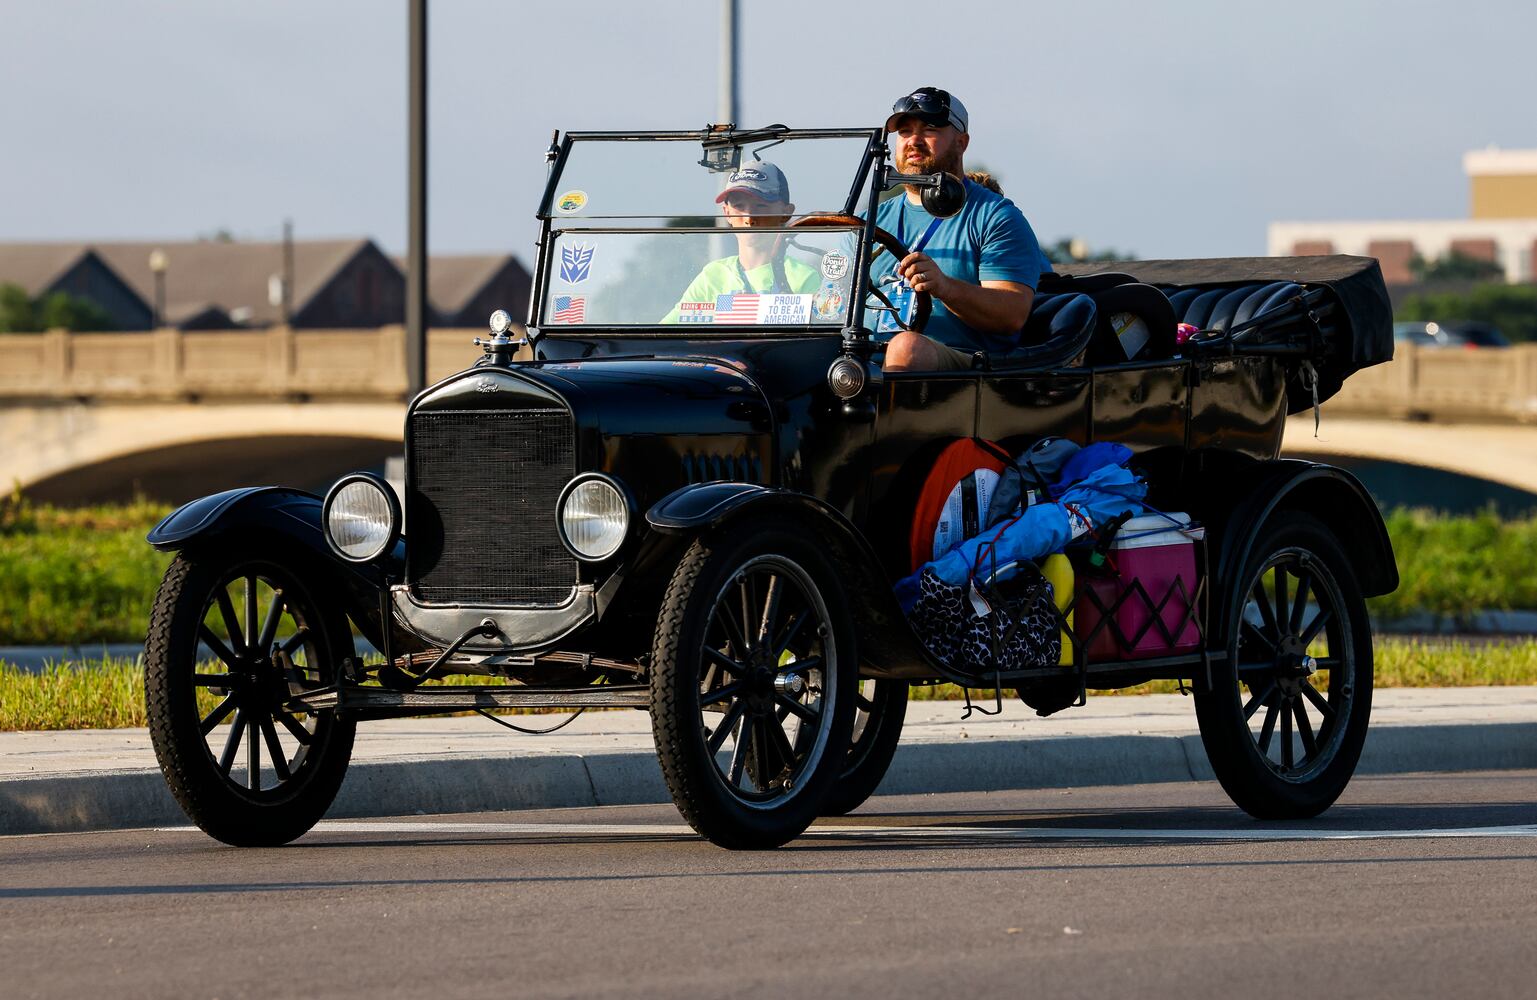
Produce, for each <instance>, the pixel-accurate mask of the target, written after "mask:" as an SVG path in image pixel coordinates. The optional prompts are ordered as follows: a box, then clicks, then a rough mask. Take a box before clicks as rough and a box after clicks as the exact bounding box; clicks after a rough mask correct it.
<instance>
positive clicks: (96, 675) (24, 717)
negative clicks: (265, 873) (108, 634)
mask: <svg viewBox="0 0 1537 1000" xmlns="http://www.w3.org/2000/svg"><path fill="white" fill-rule="evenodd" d="M448 681H449V682H450V683H456V684H485V683H497V681H496V680H495V679H494V678H484V677H450V678H448ZM1524 684H1537V640H1534V639H1524V640H1520V641H1514V642H1492V643H1480V644H1470V643H1465V642H1456V641H1453V642H1421V641H1416V640H1406V639H1396V638H1388V637H1380V636H1379V637H1378V639H1377V643H1376V686H1377V687H1379V688H1390V687H1469V686H1483V685H1491V686H1509V685H1524ZM973 690H974V691H975V689H973ZM1174 690H1176V685H1175V683H1174V682H1173V681H1155V682H1153V683H1151V684H1144V685H1141V686H1140V687H1135V688H1128V689H1126V690H1124V691H1115V692H1092V693H1091V694H1090V697H1091V698H1097V697H1104V696H1105V695H1108V694H1117V695H1126V694H1155V693H1168V692H1172V691H1174ZM200 694H202V695H204V696H206V697H205V702H206V703H205V704H204V706H203V707H204V710H205V711H207V710H209V709H211V708H212V707H213V698H212V695H211V694H209V692H207V691H204V692H200ZM961 696H962V694H961V690H960V688H958V687H955V686H954V685H952V684H941V685H936V686H932V687H917V688H914V689H913V693H912V697H913V698H915V699H917V700H920V701H939V700H953V699H959V698H960V697H961ZM973 697H974V700H983V699H985V698H986V695H985V694H981V693H975V694H974V696H973ZM547 711H549V710H540V712H541V714H542V713H544V712H547ZM555 711H563V710H555ZM145 724H146V723H145V718H144V670H143V666H142V664H141V663H140V662H139V661H138V660H137V659H131V660H130V659H121V658H119V659H113V658H107V659H102V660H90V661H84V662H79V663H63V664H54V665H51V666H50V667H49V668H48V669H47V670H45V671H43V672H42V673H38V674H33V673H27V672H24V671H21V670H18V669H17V668H16V667H14V666H11V665H9V664H3V663H0V731H9V730H43V729H121V728H125V727H141V726H144V725H145Z"/></svg>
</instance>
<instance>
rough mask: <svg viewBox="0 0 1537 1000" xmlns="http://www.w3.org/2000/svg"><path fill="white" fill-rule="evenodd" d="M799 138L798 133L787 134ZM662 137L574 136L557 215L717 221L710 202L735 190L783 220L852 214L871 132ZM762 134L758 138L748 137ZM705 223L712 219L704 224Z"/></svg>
mask: <svg viewBox="0 0 1537 1000" xmlns="http://www.w3.org/2000/svg"><path fill="white" fill-rule="evenodd" d="M785 134H789V135H796V134H795V133H785ZM736 135H737V136H740V137H742V138H738V139H734V140H732V141H722V140H720V139H713V140H710V141H709V143H708V144H707V143H706V141H705V140H704V139H703V138H702V134H691V135H675V136H671V137H667V138H619V137H611V136H602V137H596V138H593V137H588V136H574V137H572V138H571V143H570V148H569V149H568V150H567V151H566V154H565V156H564V157H563V158H562V160H561V164H560V174H559V176H558V177H557V178H556V181H555V185H554V188H553V192H552V193H553V197H552V199H551V201H550V205H549V216H550V217H551V218H553V219H557V220H558V219H697V218H698V217H700V216H704V217H706V218H712V217H715V216H717V215H718V212H717V207H716V205H717V202H716V199H717V198H719V197H720V196H721V195H722V194H723V193H724V192H726V191H727V190H728V189H731V188H740V189H742V190H744V191H747V192H749V193H753V194H757V195H760V196H762V197H764V198H765V199H768V200H772V201H774V202H776V203H777V207H779V208H780V209H784V208H785V207H786V206H788V211H786V212H784V214H789V215H794V216H800V215H819V214H827V213H841V212H847V211H849V210H851V209H852V208H853V207H854V206H853V205H852V204H851V201H850V195H851V192H852V191H853V190H854V186H855V183H856V181H857V180H859V171H860V167H861V165H862V164H863V163H864V155H865V152H866V150H867V148H868V146H869V144H870V141H871V137H870V133H852V134H841V135H840V134H835V135H811V136H806V135H796V137H795V138H782V137H779V136H773V135H770V136H768V137H761V136H763V133H762V132H758V133H736ZM748 135H758V136H760V138H756V139H753V138H746V137H747V136H748ZM705 224H706V225H708V223H705Z"/></svg>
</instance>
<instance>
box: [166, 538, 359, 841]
mask: <svg viewBox="0 0 1537 1000" xmlns="http://www.w3.org/2000/svg"><path fill="white" fill-rule="evenodd" d="M350 651H351V639H350V636H349V634H348V632H347V629H346V625H345V619H344V618H342V616H341V615H340V614H339V613H337V612H336V611H335V610H334V609H330V608H328V607H327V606H326V605H324V604H323V603H322V602H321V600H320V598H319V597H318V596H317V594H316V592H315V591H314V590H313V589H312V588H311V587H310V586H309V585H307V584H306V583H305V582H304V581H303V579H302V578H301V576H300V575H299V574H298V573H297V572H295V570H294V569H293V568H292V566H291V565H289V564H287V563H285V562H284V561H282V560H281V559H280V558H278V557H275V556H273V555H270V554H261V555H258V554H255V553H250V552H248V553H241V554H235V553H215V552H207V551H205V552H203V553H200V554H197V555H191V554H188V553H181V554H178V555H177V557H176V558H175V560H173V561H172V563H171V566H170V568H169V569H168V570H166V574H165V579H164V580H163V581H162V582H161V584H160V590H159V592H158V593H157V594H156V596H155V604H154V608H153V610H152V611H151V613H150V622H149V632H148V635H147V637H146V639H145V646H144V694H145V704H146V707H147V709H148V713H149V730H150V737H151V741H152V742H153V743H154V747H155V756H156V757H157V758H158V759H159V761H160V769H161V771H162V772H163V773H164V774H165V777H166V782H167V783H168V784H169V785H170V787H171V793H172V794H173V795H174V796H175V797H176V801H177V802H179V803H180V804H181V807H182V809H183V810H185V811H186V813H187V816H188V817H189V818H190V819H191V820H192V821H193V822H194V823H196V824H197V825H198V826H199V827H201V828H202V829H203V830H204V831H206V832H207V833H208V834H210V835H211V836H213V837H216V838H218V839H219V840H222V841H224V842H225V843H227V844H234V845H237V846H270V845H275V844H284V843H287V842H288V841H290V840H293V839H294V838H296V837H298V836H300V835H302V834H303V833H304V832H305V831H307V830H309V829H310V827H312V826H314V824H315V822H316V821H317V820H319V819H320V817H321V816H322V815H324V813H325V811H326V809H327V808H329V807H330V805H331V802H332V800H333V799H335V797H336V792H337V790H338V789H339V788H340V787H341V782H342V776H343V775H344V774H345V773H346V770H347V763H348V760H349V759H350V758H351V755H352V740H353V735H354V731H355V725H356V724H355V723H354V722H352V721H350V720H344V719H340V718H337V717H336V713H335V712H333V711H320V712H315V711H306V710H304V709H303V708H302V707H300V706H296V705H294V704H293V703H292V701H291V699H292V698H293V697H294V696H295V695H298V694H302V693H304V692H306V691H312V690H315V689H318V688H323V687H328V686H330V685H333V684H335V683H336V681H337V678H338V676H339V674H340V670H341V664H342V660H343V658H344V657H346V656H348V655H350Z"/></svg>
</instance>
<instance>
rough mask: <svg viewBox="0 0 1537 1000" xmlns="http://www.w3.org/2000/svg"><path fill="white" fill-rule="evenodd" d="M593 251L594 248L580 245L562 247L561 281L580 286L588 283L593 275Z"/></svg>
mask: <svg viewBox="0 0 1537 1000" xmlns="http://www.w3.org/2000/svg"><path fill="white" fill-rule="evenodd" d="M592 251H593V248H592V247H590V246H584V245H582V244H580V243H578V244H576V245H575V246H569V247H561V248H560V280H561V281H564V282H566V283H567V284H569V285H579V284H581V283H582V282H584V281H586V280H587V278H588V276H589V275H591V273H592Z"/></svg>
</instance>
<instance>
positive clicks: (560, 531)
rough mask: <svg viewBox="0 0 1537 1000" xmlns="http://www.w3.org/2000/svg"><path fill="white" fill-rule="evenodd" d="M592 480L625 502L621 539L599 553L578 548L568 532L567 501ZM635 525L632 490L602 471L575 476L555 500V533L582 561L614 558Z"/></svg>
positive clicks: (569, 550)
mask: <svg viewBox="0 0 1537 1000" xmlns="http://www.w3.org/2000/svg"><path fill="white" fill-rule="evenodd" d="M591 482H600V483H603V484H604V485H605V486H608V487H609V488H610V489H612V490H613V491H614V492H615V493H617V494H618V495H619V499H620V502H621V503H623V504H624V530H623V531H621V532H620V533H619V540H618V541H617V542H615V543H614V544H613V546H612V547H610V548H609V549H608V550H607V551H605V552H603V553H601V554H597V555H594V554H591V553H587V552H583V551H582V550H581V549H579V548H577V547H576V546H575V545H574V544H572V542H571V539H570V537H568V536H567V534H566V503H567V501H569V500H570V499H571V494H573V493H575V492H576V491H577V489H578V488H580V487H581V486H582V484H584V483H591ZM634 525H635V498H634V497H633V496H631V495H630V491H629V489H627V488H626V487H625V485H624V483H622V482H620V481H619V480H617V479H615V478H614V477H613V476H610V475H607V474H605V473H602V472H584V473H582V474H580V475H578V476H576V477H574V478H573V479H572V480H571V481H570V482H568V483H567V484H566V485H565V488H564V489H562V490H561V491H560V497H559V499H557V500H556V501H555V534H556V536H557V537H558V538H559V539H560V544H562V545H564V546H565V547H566V551H567V552H569V553H571V554H572V555H573V556H576V558H578V559H580V560H581V561H582V562H588V563H600V562H604V561H606V560H609V559H612V558H614V556H615V555H617V554H618V553H619V550H620V549H622V548H624V543H625V542H627V541H629V539H630V529H631V528H632V527H634Z"/></svg>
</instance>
